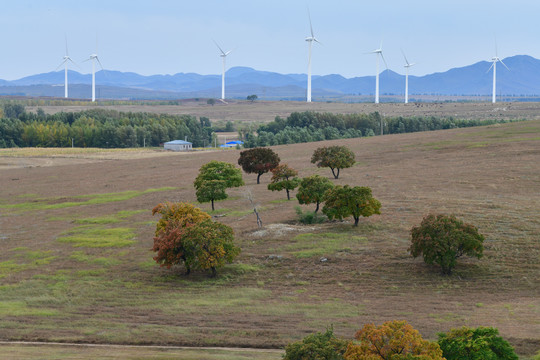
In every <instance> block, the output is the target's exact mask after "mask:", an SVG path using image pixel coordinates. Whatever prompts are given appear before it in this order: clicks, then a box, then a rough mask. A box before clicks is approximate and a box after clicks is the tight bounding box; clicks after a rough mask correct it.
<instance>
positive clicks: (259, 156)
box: [238, 148, 280, 184]
mask: <svg viewBox="0 0 540 360" xmlns="http://www.w3.org/2000/svg"><path fill="white" fill-rule="evenodd" d="M279 161H280V159H279V156H278V154H276V153H275V152H274V151H273V150H272V149H269V148H254V149H249V150H244V151H242V152H241V153H240V158H239V159H238V165H240V166H241V167H242V169H243V170H244V171H245V172H247V173H248V174H257V184H260V178H261V175H262V174H264V173H267V172H269V171H270V170H272V169H274V168H275V167H276V166H278V165H279Z"/></svg>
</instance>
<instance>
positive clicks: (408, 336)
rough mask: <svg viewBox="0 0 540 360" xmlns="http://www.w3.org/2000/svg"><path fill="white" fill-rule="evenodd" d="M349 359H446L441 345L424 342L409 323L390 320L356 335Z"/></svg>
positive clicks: (347, 357) (351, 344) (369, 326)
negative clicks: (357, 341) (356, 341)
mask: <svg viewBox="0 0 540 360" xmlns="http://www.w3.org/2000/svg"><path fill="white" fill-rule="evenodd" d="M354 337H355V338H356V340H359V342H360V343H358V344H355V343H352V342H351V343H350V344H349V346H348V348H347V352H346V353H345V359H347V360H378V359H380V360H413V359H417V360H444V358H443V357H442V351H441V349H440V348H439V345H438V344H437V343H434V342H430V341H427V340H424V339H423V338H422V335H420V333H419V332H418V330H415V329H414V328H413V327H412V326H411V325H410V324H409V323H407V322H406V321H387V322H385V323H384V324H382V325H380V326H375V325H373V324H366V325H364V327H363V328H362V329H361V330H358V332H357V333H356V334H355V335H354Z"/></svg>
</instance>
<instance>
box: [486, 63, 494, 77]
mask: <svg viewBox="0 0 540 360" xmlns="http://www.w3.org/2000/svg"><path fill="white" fill-rule="evenodd" d="M494 65H495V61H494V62H492V63H491V66H490V67H489V69H487V71H486V74H487V73H488V72H489V71H490V70H491V68H492V67H493V66H494Z"/></svg>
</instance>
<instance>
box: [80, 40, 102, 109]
mask: <svg viewBox="0 0 540 360" xmlns="http://www.w3.org/2000/svg"><path fill="white" fill-rule="evenodd" d="M89 60H91V61H92V102H95V101H96V61H97V62H98V64H99V66H100V67H101V70H103V71H105V69H103V65H101V61H99V57H98V56H97V37H96V53H94V54H90V57H89V58H88V59H86V60H84V61H89Z"/></svg>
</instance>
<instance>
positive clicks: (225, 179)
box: [193, 160, 244, 210]
mask: <svg viewBox="0 0 540 360" xmlns="http://www.w3.org/2000/svg"><path fill="white" fill-rule="evenodd" d="M193 184H194V186H195V189H196V195H197V201H198V202H200V203H204V202H211V203H212V210H214V201H216V200H225V199H226V198H227V197H228V195H227V193H226V192H225V190H226V189H228V188H232V187H239V186H242V185H244V181H243V180H242V172H241V171H240V169H237V168H235V167H234V165H233V164H230V163H227V162H223V161H215V160H213V161H210V162H208V163H206V164H204V165H203V166H201V168H200V169H199V175H198V176H197V178H196V179H195V182H194V183H193Z"/></svg>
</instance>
